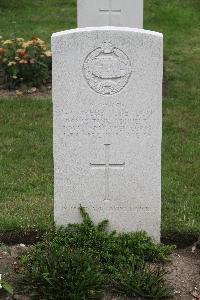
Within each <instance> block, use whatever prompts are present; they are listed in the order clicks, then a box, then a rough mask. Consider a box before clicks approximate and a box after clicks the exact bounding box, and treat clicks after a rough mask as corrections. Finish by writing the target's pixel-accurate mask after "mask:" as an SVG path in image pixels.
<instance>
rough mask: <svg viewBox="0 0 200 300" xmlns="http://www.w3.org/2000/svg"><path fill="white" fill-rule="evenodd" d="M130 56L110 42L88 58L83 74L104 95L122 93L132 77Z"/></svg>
mask: <svg viewBox="0 0 200 300" xmlns="http://www.w3.org/2000/svg"><path fill="white" fill-rule="evenodd" d="M131 72H132V70H131V62H130V60H129V58H128V56H127V55H126V54H125V53H124V52H123V51H122V50H120V49H118V48H116V47H114V46H113V45H112V43H110V42H104V43H103V44H102V46H101V47H99V48H97V49H95V50H94V51H92V52H91V53H89V55H88V56H87V57H86V59H85V61H84V64H83V73H84V76H85V78H86V80H87V82H88V84H89V86H90V87H91V88H92V89H93V90H94V91H95V92H97V93H99V94H102V95H113V94H116V93H118V92H120V91H121V90H122V89H123V88H124V87H125V85H126V84H127V83H128V80H129V78H130V75H131Z"/></svg>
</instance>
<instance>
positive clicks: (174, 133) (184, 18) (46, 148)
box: [0, 0, 200, 235]
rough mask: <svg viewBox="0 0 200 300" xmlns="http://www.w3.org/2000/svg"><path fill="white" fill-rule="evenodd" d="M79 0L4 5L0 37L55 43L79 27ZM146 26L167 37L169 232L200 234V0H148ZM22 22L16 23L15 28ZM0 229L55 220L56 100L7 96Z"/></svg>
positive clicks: (0, 148)
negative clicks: (54, 35) (58, 34)
mask: <svg viewBox="0 0 200 300" xmlns="http://www.w3.org/2000/svg"><path fill="white" fill-rule="evenodd" d="M75 3H76V1H75V0H37V1H28V0H22V1H20V3H19V2H18V1H16V0H9V1H7V0H1V3H0V28H1V29H0V30H1V31H0V35H2V36H3V37H4V38H10V37H12V36H15V35H16V36H17V37H25V38H30V37H31V36H33V35H37V36H39V37H40V38H42V39H44V40H45V41H46V42H47V43H48V44H50V36H51V33H52V32H55V31H59V30H64V29H68V28H73V27H75V26H76V4H75ZM144 18H145V22H144V23H145V28H146V29H152V30H157V31H160V32H163V33H164V37H165V53H164V57H165V68H166V73H167V79H168V89H169V91H168V97H167V98H166V99H165V101H164V104H163V156H162V157H163V161H162V177H163V178H162V179H163V180H162V232H163V235H166V234H168V233H175V232H180V233H182V234H184V233H185V232H192V233H193V232H196V231H200V180H199V177H200V176H199V170H200V143H199V138H200V117H199V116H200V82H199V78H200V1H199V0H163V1H160V0H145V14H144ZM15 22H16V23H15ZM0 170H1V172H0V230H7V229H20V228H26V229H27V228H40V229H43V228H45V227H46V226H48V225H49V224H51V222H52V219H53V212H52V206H53V205H52V201H53V159H52V105H51V99H48V98H45V99H35V98H34V99H31V98H30V97H27V98H25V97H24V98H10V99H6V98H3V97H2V98H1V99H0Z"/></svg>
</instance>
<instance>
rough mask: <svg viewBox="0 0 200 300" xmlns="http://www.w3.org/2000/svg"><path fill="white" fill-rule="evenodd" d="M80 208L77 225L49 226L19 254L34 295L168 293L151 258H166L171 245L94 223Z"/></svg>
mask: <svg viewBox="0 0 200 300" xmlns="http://www.w3.org/2000/svg"><path fill="white" fill-rule="evenodd" d="M80 212H81V215H82V218H83V222H82V223H81V224H71V225H69V226H68V227H67V228H66V229H64V228H59V229H52V230H51V232H49V233H48V234H47V235H46V237H45V238H44V240H43V241H42V242H40V243H38V244H37V245H35V246H33V247H32V249H31V250H30V252H29V253H28V255H26V256H24V257H22V264H23V268H24V269H25V273H24V278H26V280H25V282H26V283H25V286H27V287H29V288H30V289H32V290H33V289H34V290H35V295H36V297H39V296H40V297H41V299H73V300H74V299H77V300H78V299H80V300H81V299H95V298H98V296H99V292H100V291H101V290H102V289H103V288H104V287H108V288H112V289H116V290H118V291H120V292H121V293H127V294H131V293H132V295H133V294H134V295H136V296H140V295H143V296H145V297H152V299H153V297H154V299H158V298H155V297H157V296H158V295H159V297H160V299H162V298H164V297H166V296H168V295H169V294H170V289H169V288H168V287H166V286H165V284H164V281H163V276H164V272H163V270H162V269H161V268H160V267H158V266H157V265H156V264H154V268H153V269H152V268H151V267H150V263H153V262H154V263H155V262H160V261H162V262H163V261H165V260H166V259H167V258H168V255H169V253H170V252H171V251H172V249H173V247H169V246H164V245H159V244H155V243H154V242H153V241H152V240H151V238H149V237H148V236H147V235H146V234H145V233H143V232H140V233H130V234H117V233H116V232H115V231H113V232H108V231H107V230H106V227H107V224H108V221H102V222H101V223H99V224H97V225H95V224H94V223H93V222H92V220H91V218H90V216H89V215H88V213H87V212H86V211H85V209H84V208H83V207H81V208H80ZM126 286H127V287H129V289H127V291H126V288H125V287H126ZM37 299H38V298H37Z"/></svg>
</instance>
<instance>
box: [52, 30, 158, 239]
mask: <svg viewBox="0 0 200 300" xmlns="http://www.w3.org/2000/svg"><path fill="white" fill-rule="evenodd" d="M162 43H163V38H162V34H159V33H156V32H151V31H145V30H139V29H131V28H118V27H98V28H84V29H74V30H69V31H64V32H59V33H55V34H53V37H52V52H53V115H54V172H55V174H54V176H55V183H54V188H55V210H54V213H55V221H56V224H57V225H65V224H68V223H74V222H80V221H81V218H80V213H79V206H80V204H81V205H82V206H84V207H86V208H87V210H88V212H89V213H90V215H91V216H92V218H93V219H94V221H95V222H98V221H101V220H102V219H105V218H106V219H109V221H110V228H111V229H116V230H118V231H134V230H145V231H147V232H148V233H149V234H150V235H151V236H152V237H154V238H155V239H156V240H159V238H160V219H161V195H160V194H161V134H162V129H161V125H162V117H161V116H162V111H161V103H162V67H163V66H162V61H163V57H162V55H163V49H162V47H163V45H162Z"/></svg>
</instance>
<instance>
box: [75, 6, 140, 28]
mask: <svg viewBox="0 0 200 300" xmlns="http://www.w3.org/2000/svg"><path fill="white" fill-rule="evenodd" d="M88 26H90V27H93V26H122V27H123V26H124V27H136V28H143V0H78V27H88Z"/></svg>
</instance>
